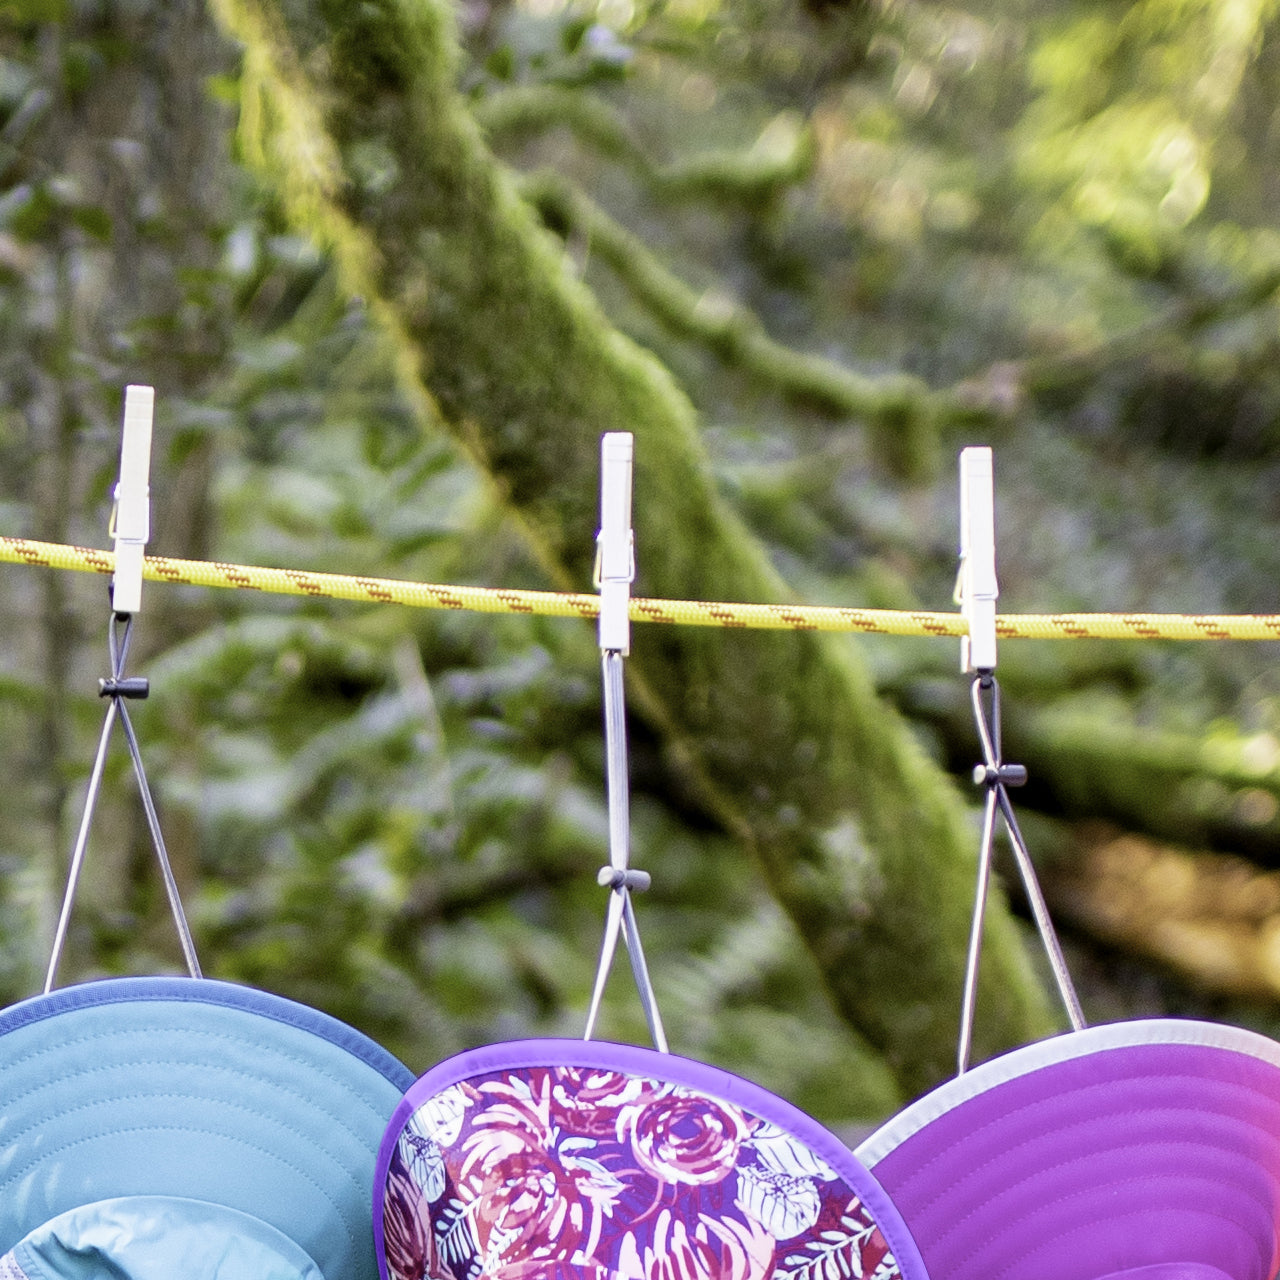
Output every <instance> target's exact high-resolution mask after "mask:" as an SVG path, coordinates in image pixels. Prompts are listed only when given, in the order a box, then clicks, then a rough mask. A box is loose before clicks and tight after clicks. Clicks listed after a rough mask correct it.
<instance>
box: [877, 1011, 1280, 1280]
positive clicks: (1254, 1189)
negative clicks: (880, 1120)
mask: <svg viewBox="0 0 1280 1280" xmlns="http://www.w3.org/2000/svg"><path fill="white" fill-rule="evenodd" d="M857 1155H858V1156H859V1157H860V1158H861V1159H862V1160H863V1161H864V1162H865V1163H866V1164H867V1165H868V1166H870V1168H871V1169H872V1171H873V1172H874V1173H875V1175H876V1177H877V1178H878V1179H879V1180H880V1182H881V1183H882V1184H883V1186H884V1187H885V1189H886V1191H887V1192H888V1193H889V1195H890V1196H891V1197H892V1199H893V1202H894V1204H895V1205H896V1206H897V1207H898V1209H899V1210H900V1211H901V1213H902V1215H903V1217H904V1218H905V1220H906V1222H907V1225H908V1226H909V1228H910V1230H911V1232H912V1234H913V1236H914V1237H915V1240H916V1243H917V1244H918V1245H919V1248H920V1252H921V1255H922V1257H923V1258H924V1262H925V1265H926V1266H927V1267H928V1269H929V1271H930V1272H931V1273H932V1274H933V1275H934V1276H946V1277H947V1280H979V1277H981V1278H982V1280H991V1278H992V1277H995V1276H999V1277H1001V1280H1096V1278H1097V1277H1111V1276H1115V1277H1122V1276H1126V1277H1127V1276H1130V1275H1132V1276H1133V1277H1134V1278H1135V1280H1255V1278H1262V1277H1266V1278H1269V1277H1271V1276H1273V1275H1275V1274H1276V1268H1277V1265H1278V1264H1280V1247H1278V1245H1280V1045H1277V1044H1275V1043H1274V1042H1273V1041H1271V1040H1269V1039H1266V1038H1265V1037H1263V1036H1260V1035H1257V1034H1255V1033H1253V1032H1249V1031H1244V1030H1241V1029H1238V1028H1235V1027H1226V1026H1219V1025H1216V1024H1211V1023H1204V1022H1195V1021H1181V1020H1175V1019H1152V1020H1150V1021H1138V1022H1125V1023H1116V1024H1111V1025H1106V1026H1098V1027H1092V1028H1089V1029H1087V1030H1083V1031H1078V1032H1072V1033H1070V1034H1067V1035H1062V1036H1057V1037H1054V1038H1053V1039H1050V1040H1046V1041H1043V1042H1041V1043H1038V1044H1034V1045H1029V1046H1027V1047H1025V1048H1023V1049H1019V1050H1015V1051H1014V1052H1012V1053H1009V1054H1005V1055H1004V1056H1002V1057H999V1058H996V1059H993V1060H992V1061H990V1062H987V1063H984V1064H983V1065H982V1066H980V1067H977V1068H975V1069H974V1070H972V1071H969V1072H966V1073H965V1074H964V1075H961V1076H958V1077H957V1078H956V1079H954V1080H951V1081H949V1082H948V1083H946V1084H944V1085H942V1086H940V1087H939V1088H938V1089H936V1090H934V1091H933V1092H932V1093H930V1094H927V1095H926V1096H925V1097H923V1098H922V1099H920V1100H919V1101H918V1102H916V1103H915V1104H913V1105H912V1106H910V1107H908V1108H907V1109H906V1110H905V1111H903V1112H901V1113H899V1114H898V1115H897V1116H895V1117H894V1118H893V1119H892V1120H890V1121H889V1122H888V1123H887V1124H886V1125H884V1126H883V1127H882V1128H880V1129H879V1130H877V1131H876V1132H875V1133H873V1134H872V1135H871V1136H870V1137H868V1138H867V1140H866V1141H865V1142H864V1143H862V1145H861V1146H859V1147H858V1149H857Z"/></svg>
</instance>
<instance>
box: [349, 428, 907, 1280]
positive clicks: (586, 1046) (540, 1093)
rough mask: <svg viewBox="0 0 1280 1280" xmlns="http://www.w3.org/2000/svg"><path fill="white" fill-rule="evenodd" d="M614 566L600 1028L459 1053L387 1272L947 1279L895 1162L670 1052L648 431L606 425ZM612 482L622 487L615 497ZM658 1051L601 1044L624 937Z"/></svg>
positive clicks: (437, 1099) (432, 1104) (609, 563)
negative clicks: (905, 1209) (647, 793)
mask: <svg viewBox="0 0 1280 1280" xmlns="http://www.w3.org/2000/svg"><path fill="white" fill-rule="evenodd" d="M602 452H603V456H602V468H603V472H604V484H603V489H602V499H601V534H600V563H599V575H598V576H599V579H600V587H601V613H600V647H601V651H602V655H603V677H604V703H605V738H606V762H607V772H608V794H609V854H610V863H609V866H607V867H605V868H604V869H603V870H602V871H601V872H600V875H599V877H598V878H599V881H600V884H601V885H602V886H604V887H607V888H608V889H609V890H610V895H609V911H608V915H607V917H606V922H605V933H604V941H603V945H602V947H601V953H600V963H599V966H598V968H597V972H596V981H595V989H594V992H593V994H592V999H591V1006H590V1011H589V1013H588V1016H587V1030H586V1038H585V1039H584V1040H529V1041H522V1042H520V1041H517V1042H512V1043H507V1044H498V1045H494V1046H492V1047H490V1048H484V1049H476V1050H473V1051H471V1052H468V1053H464V1054H461V1055H459V1056H457V1057H454V1058H451V1059H449V1060H448V1061H446V1062H443V1063H441V1064H440V1065H439V1066H437V1067H435V1068H434V1069H433V1070H431V1071H429V1072H428V1073H427V1074H426V1075H425V1076H423V1077H422V1078H421V1079H420V1080H418V1081H417V1082H416V1083H415V1084H414V1085H413V1086H412V1087H411V1088H410V1089H409V1091H408V1093H407V1094H406V1095H405V1097H404V1099H403V1100H402V1101H401V1103H400V1105H399V1106H398V1107H397V1108H396V1110H395V1114H394V1115H393V1116H392V1118H391V1123H390V1125H389V1126H388V1128H387V1131H386V1135H385V1137H384V1138H383V1141H382V1146H381V1149H380V1151H379V1154H378V1162H377V1166H376V1170H375V1181H374V1206H373V1209H374V1222H373V1231H374V1240H375V1243H376V1245H377V1254H378V1267H379V1273H380V1277H381V1280H480V1277H482V1276H483V1277H495V1278H498V1280H770V1278H774V1280H852V1278H854V1277H856V1278H857V1280H897V1278H898V1277H901V1278H902V1280H927V1276H926V1273H925V1270H924V1266H923V1264H922V1263H921V1261H920V1257H919V1254H918V1252H917V1250H916V1247H915V1244H914V1242H913V1241H912V1239H911V1236H910V1233H909V1232H908V1231H907V1230H906V1228H905V1226H904V1225H903V1222H902V1219H901V1217H900V1216H899V1214H898V1213H897V1211H896V1210H895V1209H894V1207H893V1205H892V1204H891V1203H890V1201H889V1199H888V1197H887V1196H886V1195H885V1194H884V1192H883V1190H882V1189H881V1187H880V1185H879V1183H878V1182H877V1180H876V1179H875V1177H874V1176H873V1175H872V1174H870V1173H869V1172H868V1171H867V1169H866V1168H865V1167H864V1166H863V1165H862V1164H861V1163H860V1162H859V1161H858V1160H857V1159H856V1158H855V1157H854V1156H853V1154H852V1153H851V1152H850V1151H849V1150H848V1149H847V1148H846V1147H845V1146H844V1144H843V1143H841V1142H840V1140H839V1139H838V1138H836V1137H835V1136H834V1135H833V1134H831V1133H829V1132H828V1131H827V1130H826V1129H824V1128H823V1127H822V1126H821V1125H819V1124H818V1123H817V1122H816V1121H814V1120H812V1119H810V1118H809V1117H808V1116H806V1115H805V1114H803V1113H802V1112H800V1111H798V1110H797V1109H796V1108H795V1107H793V1106H791V1105H790V1104H789V1103H787V1102H784V1101H783V1100H782V1099H780V1098H777V1097H775V1096H773V1095H772V1094H770V1093H767V1092H766V1091H765V1090H763V1089H761V1088H758V1087H757V1086H755V1085H752V1084H750V1083H748V1082H747V1081H745V1080H741V1079H739V1078H738V1077H736V1076H733V1075H730V1074H729V1073H728V1072H726V1071H721V1070H718V1069H716V1068H714V1067H709V1066H705V1065H702V1064H700V1063H697V1062H692V1061H689V1060H688V1059H685V1058H680V1057H676V1056H675V1055H673V1054H670V1053H668V1052H666V1036H665V1033H664V1031H663V1027H662V1020H661V1018H660V1016H659V1013H658V1008H657V1002H656V1000H655V999H654V996H653V989H652V986H651V984H650V982H649V975H648V972H647V969H646V967H645V961H644V952H643V950H642V948H641V945H640V935H639V930H638V928H637V925H636V918H635V912H634V909H633V906H632V902H631V893H632V891H633V890H638V889H642V888H644V887H645V886H646V885H647V883H648V877H647V876H645V875H644V874H643V873H642V872H639V871H634V870H632V869H631V868H630V866H629V865H628V847H627V836H628V832H627V827H628V823H627V813H626V810H627V789H626V779H627V762H626V738H625V727H624V716H623V684H622V657H623V655H624V654H625V653H626V652H627V648H628V644H629V634H628V631H627V627H626V598H627V586H628V584H629V582H630V575H631V573H632V572H633V570H634V562H633V560H632V555H631V537H630V464H631V437H630V436H629V435H624V434H620V433H619V434H613V435H606V436H605V437H604V442H603V451H602ZM611 493H612V500H611ZM623 934H625V937H626V942H627V951H628V953H629V955H630V958H631V967H632V972H633V974H634V977H635V980H636V984H637V987H638V989H639V992H640V996H641V1001H642V1003H643V1005H644V1009H645V1014H646V1017H647V1019H648V1022H649V1029H650V1033H651V1034H652V1036H653V1040H654V1043H655V1045H656V1046H657V1049H656V1050H655V1049H642V1048H636V1047H633V1046H629V1045H617V1044H604V1043H600V1042H596V1041H593V1040H592V1039H591V1035H592V1032H593V1029H594V1026H595V1022H596V1017H597V1013H598V1011H599V1008H600V1000H601V996H602V993H603V990H604V984H605V980H606V978H607V976H608V972H609V968H610V965H611V963H612V960H613V957H614V954H615V952H616V950H617V945H618V939H619V936H620V935H623Z"/></svg>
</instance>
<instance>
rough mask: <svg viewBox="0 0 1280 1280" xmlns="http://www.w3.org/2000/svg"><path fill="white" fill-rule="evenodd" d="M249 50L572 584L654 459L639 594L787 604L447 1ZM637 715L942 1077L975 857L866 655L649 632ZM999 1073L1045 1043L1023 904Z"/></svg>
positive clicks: (986, 1017)
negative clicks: (602, 496) (534, 203)
mask: <svg viewBox="0 0 1280 1280" xmlns="http://www.w3.org/2000/svg"><path fill="white" fill-rule="evenodd" d="M213 7H214V10H215V12H216V13H217V14H218V16H219V17H220V19H221V21H222V22H223V23H224V25H225V27H226V29H227V30H228V32H229V33H230V34H231V35H233V36H234V37H235V38H237V39H238V40H239V41H240V42H241V43H242V44H243V45H244V47H245V62H244V76H243V83H242V91H243V97H242V117H241V128H242V139H243V143H244V146H245V148H246V151H247V153H248V154H249V155H250V157H251V158H256V159H257V161H258V162H259V164H260V167H261V171H262V172H263V173H264V174H265V175H266V176H267V178H268V179H269V180H270V181H271V182H272V183H274V185H275V188H276V190H277V191H278V192H279V194H280V196H281V199H282V202H283V204H284V206H285V207H286V209H287V210H288V212H289V214H290V216H291V218H292V219H293V220H294V222H295V223H296V225H298V226H299V227H300V228H304V229H306V230H307V231H309V232H310V233H311V234H312V235H313V236H315V237H316V238H318V239H319V240H321V241H322V242H323V243H325V244H326V246H327V247H328V248H330V249H331V250H332V251H333V252H334V253H335V254H336V257H337V260H338V262H339V265H340V269H341V271H342V273H343V278H344V280H345V283H346V287H347V288H348V289H349V290H350V291H351V292H352V293H353V294H354V295H358V296H360V297H361V298H363V299H364V301H365V303H366V305H367V306H368V307H369V308H370V311H371V313H372V314H373V315H374V317H375V318H376V319H377V320H378V321H379V322H380V323H381V324H382V326H383V327H384V328H385V330H386V331H387V333H388V334H389V335H390V338H391V340H392V341H393V342H394V343H395V345H396V349H397V352H398V365H399V369H400V372H401V375H402V380H403V383H404V386H405V388H406V390H407V391H408V393H409V394H410V395H411V397H413V398H414V400H415V401H416V403H417V404H418V405H419V406H420V407H421V410H422V413H423V418H424V423H428V424H431V425H433V426H434V425H436V424H437V423H438V422H443V423H444V424H446V425H447V427H448V429H449V430H451V431H452V432H454V433H455V434H456V435H457V436H458V437H459V438H460V439H461V440H463V441H464V442H465V443H466V445H467V446H468V447H469V449H470V450H471V452H472V453H473V454H474V455H475V456H476V458H477V459H478V460H479V462H480V463H481V465H483V467H484V468H485V469H486V470H487V471H488V472H489V474H490V475H492V476H493V477H494V479H495V480H496V481H497V482H498V484H499V485H500V486H501V487H502V489H503V490H504V492H505V494H506V495H507V497H508V499H509V502H510V505H511V507H512V508H513V510H514V511H515V512H516V513H518V515H519V517H520V518H521V519H522V520H523V522H524V525H525V527H526V528H527V530H528V533H529V536H530V538H531V540H532V542H533V544H534V545H535V546H536V547H537V548H538V550H539V552H540V554H541V557H542V560H543V562H544V563H545V565H546V567H547V570H548V573H549V575H550V576H551V578H552V580H553V581H555V582H556V583H557V584H558V585H561V586H565V587H569V588H572V589H576V590H583V589H588V588H589V584H590V581H591V570H592V552H593V538H594V534H595V530H596V526H597V517H596V494H597V487H598V461H597V459H598V440H599V437H600V434H601V433H602V432H605V431H617V430H626V431H632V432H634V433H635V437H636V458H637V465H636V497H635V525H636V539H637V548H638V559H639V574H640V576H639V581H638V582H637V584H636V589H637V591H638V592H639V593H641V594H645V595H651V596H664V597H676V598H695V599H742V600H749V601H768V600H779V599H785V598H786V590H785V586H784V584H783V583H782V582H781V581H780V580H779V578H778V576H777V575H776V574H775V573H774V571H773V570H772V569H771V567H770V566H769V564H768V562H767V560H766V558H765V555H764V554H763V552H762V550H761V548H760V546H759V544H758V543H757V542H756V541H755V539H754V538H753V537H752V536H751V535H750V534H749V533H748V532H747V531H746V530H745V529H744V528H743V527H742V526H741V525H740V524H739V522H738V521H737V520H736V519H735V518H734V517H733V515H732V514H731V513H730V512H729V511H728V510H727V509H726V507H725V505H724V504H723V503H722V501H721V500H720V498H719V496H718V495H717V493H716V492H715V490H714V488H713V485H712V482H711V479H710V476H709V468H708V466H707V464H706V460H705V456H704V453H703V450H702V447H701V444H700V441H699V438H698V434H697V424H696V421H695V415H694V413H693V410H692V408H691V407H690V405H689V403H688V401H687V400H686V398H685V397H684V395H683V394H682V393H681V392H680V391H679V389H678V388H677V387H676V386H675V385H674V383H673V381H672V379H671V377H670V376H669V374H668V373H667V371H666V370H665V369H664V368H663V367H662V366H661V365H660V364H659V363H658V362H657V361H655V360H654V359H653V358H651V357H650V356H649V355H648V354H647V353H646V352H644V351H642V350H640V349H639V348H637V347H636V346H635V345H634V344H632V343H631V342H629V341H628V340H626V339H624V338H623V337H622V336H621V335H619V334H618V333H617V332H616V331H615V330H614V329H613V328H612V327H611V326H610V325H609V323H608V322H607V321H606V320H605V318H604V317H603V316H602V315H601V313H600V311H599V309H598V308H597V306H596V304H595V303H594V301H593V299H592V298H591V297H590V296H589V295H588V294H587V292H586V291H585V290H584V289H583V288H582V287H581V286H580V285H578V284H577V283H576V282H575V281H574V280H573V279H572V278H571V276H570V275H569V273H568V268H567V264H566V260H565V258H564V256H563V255H562V253H561V252H560V251H559V249H558V247H557V246H556V245H555V244H554V242H553V241H552V239H551V238H550V237H549V236H548V235H547V234H546V233H544V231H543V230H542V229H541V228H540V227H539V226H538V224H537V221H536V219H535V217H534V216H533V214H532V212H531V211H530V210H529V209H528V208H527V207H526V206H525V205H524V204H523V203H522V202H521V201H520V199H519V198H518V197H517V196H516V194H515V192H514V188H513V185H512V182H511V179H510V177H509V175H507V174H506V173H505V172H504V171H503V170H502V169H501V168H500V167H499V166H498V165H497V164H496V163H495V162H494V160H493V159H492V158H491V156H490V155H489V153H488V152H487V150H486V149H485V147H484V145H483V143H482V141H481V138H480V134H479V131H478V129H477V127H476V125H475V122H474V120H473V119H472V117H471V116H470V114H469V112H468V110H467V108H466V106H465V104H464V103H463V101H462V99H461V98H460V96H459V95H458V94H457V92H456V91H455V87H454V78H455V62H454V33H453V29H452V26H451V16H450V14H449V12H448V11H447V9H446V7H445V5H444V4H443V3H441V0H380V2H379V3H362V4H353V3H350V0H213ZM629 680H630V688H631V690H632V695H633V701H634V703H635V705H636V706H637V707H638V708H639V710H640V713H641V714H643V715H645V716H646V717H647V718H648V719H649V720H650V721H651V722H652V724H653V725H654V726H655V727H656V728H657V730H658V732H659V733H660V734H661V736H662V739H663V742H664V744H665V747H666V750H667V753H668V759H669V761H670V764H671V769H672V774H673V777H674V778H676V779H678V781H679V785H682V786H684V787H686V788H687V790H688V793H689V795H690V796H691V797H693V798H694V799H695V800H696V801H697V802H698V803H699V804H700V805H701V807H702V808H703V809H704V810H705V811H707V812H708V813H710V814H713V815H714V816H715V817H716V818H717V819H718V820H719V821H720V822H721V823H723V824H724V826H725V827H726V828H727V829H729V830H730V831H732V832H733V833H735V834H736V836H737V837H738V838H739V839H740V840H741V842H742V845H743V847H744V849H746V850H749V851H750V852H751V853H752V854H754V855H755V857H757V858H758V860H759V863H760V866H761V867H762V868H763V871H764V874H765V875H766V877H767V879H768V882H769V884H770V886H771V888H772V891H773V892H774V893H775V894H776V896H777V897H778V899H779V901H780V902H781V903H782V904H783V905H784V907H785V909H786V910H787V912H788V913H789V914H790V916H791V918H792V919H793V920H794V921H795V923H796V926H797V928H798V929H799V930H800V932H801V934H802V935H803V936H804V938H805V939H806V941H807V943H808V945H809V946H810V947H811V948H812V951H813V954H814V956H815V957H816V958H817V960H818V962H819V964H820V965H821V968H822V971H823V973H824V974H825V975H826V978H827V981H828V982H829V984H830V987H831V991H832V994H833V996H834V998H835V1001H836V1003H837V1006H838V1007H839V1009H840V1010H841V1011H842V1013H843V1015H844V1016H845V1017H847V1018H848V1019H849V1021H850V1022H851V1023H852V1024H853V1025H854V1026H855V1027H856V1028H857V1029H858V1030H859V1031H861V1032H862V1033H863V1034H864V1035H865V1036H866V1037H867V1038H868V1039H869V1040H870V1041H871V1042H872V1043H873V1044H874V1045H876V1046H877V1047H878V1048H879V1049H880V1050H881V1052H883V1054H884V1055H885V1057H886V1060H887V1061H888V1062H889V1064H890V1065H891V1067H892V1068H893V1069H894V1070H895V1072H896V1073H897V1075H898V1078H899V1079H900V1081H901V1083H902V1086H903V1088H904V1090H905V1091H907V1092H909V1093H915V1092H918V1091H920V1090H922V1089H924V1088H926V1087H928V1086H929V1085H931V1084H933V1083H934V1082H936V1081H937V1080H938V1079H939V1078H941V1077H943V1076H945V1075H946V1074H948V1073H949V1072H950V1070H951V1064H952V1062H953V1059H954V1044H955V1036H956V1022H957V1016H958V1009H959V1002H960V981H961V973H962V969H963V963H964V955H965V947H966V940H967V933H968V921H969V911H970V902H971V899H972V890H973V872H974V866H975V856H974V845H975V840H976V837H975V834H974V833H973V832H972V831H971V829H970V827H969V826H968V825H967V823H966V820H965V813H964V809H963V806H962V805H961V803H960V801H959V799H958V797H957V795H956V794H955V792H954V790H953V789H952V787H951V786H950V784H949V782H948V780H947V779H946V777H945V775H943V774H942V773H941V772H940V771H938V770H937V769H935V768H934V767H933V766H932V765H931V764H930V763H929V762H928V761H927V759H926V758H925V757H924V755H923V754H922V753H921V752H920V751H919V749H918V748H917V746H916V745H915V743H914V740H913V739H912V737H911V735H910V734H909V732H908V731H907V729H906V727H905V726H904V724H903V723H902V722H901V721H900V720H899V719H898V718H897V716H896V715H895V714H894V713H893V712H891V711H890V710H889V709H888V708H887V707H886V706H885V705H884V704H882V703H881V702H880V701H879V700H878V699H877V698H876V696H875V694H874V691H873V690H872V688H871V685H870V682H869V680H868V678H867V676H866V674H865V673H864V671H863V669H862V667H861V665H860V663H859V661H858V657H857V653H856V650H855V647H854V644H853V642H850V641H848V640H845V639H843V638H832V637H828V636H820V635H817V634H805V633H800V634H797V633H776V632H753V631H742V630H737V631H735V630H724V631H719V630H717V631H709V630H703V629H699V628H678V627H667V628H657V627H653V628H649V627H643V628H637V633H636V635H635V637H634V647H633V656H632V659H631V663H630V666H629ZM980 1023H981V1025H980V1028H979V1035H978V1048H979V1052H980V1053H982V1054H989V1053H990V1052H992V1051H994V1050H996V1049H998V1048H1002V1047H1005V1046H1007V1045H1009V1044H1011V1043H1013V1042H1018V1041H1023V1040H1026V1039H1028V1038H1032V1037H1035V1036H1039V1035H1042V1034H1044V1033H1046V1032H1047V1031H1048V1030H1049V1029H1050V1027H1051V1025H1052V1024H1051V1020H1050V1017H1049V1015H1048V1013H1047V1012H1046V1005H1045V999H1044V996H1043V993H1042V991H1041V989H1040V987H1039V986H1038V984H1037V982H1036V980H1035V979H1034V977H1033V975H1032V970H1031V968H1030V966H1029V965H1028V963H1027V960H1026V957H1025V955H1024V953H1023V950H1022V947H1021V943H1020V940H1019V938H1018V936H1017V934H1016V931H1015V928H1014V926H1013V924H1012V923H1011V921H1010V919H1009V917H1008V916H1007V914H1005V912H1004V911H1003V909H1002V907H1000V906H999V905H997V906H996V907H995V908H993V911H992V917H991V920H990V921H989V925H988V934H987V947H986V953H985V966H984V982H983V988H982V997H981V999H980Z"/></svg>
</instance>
